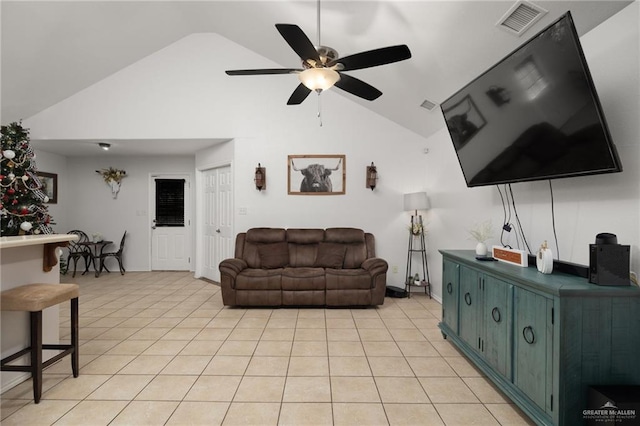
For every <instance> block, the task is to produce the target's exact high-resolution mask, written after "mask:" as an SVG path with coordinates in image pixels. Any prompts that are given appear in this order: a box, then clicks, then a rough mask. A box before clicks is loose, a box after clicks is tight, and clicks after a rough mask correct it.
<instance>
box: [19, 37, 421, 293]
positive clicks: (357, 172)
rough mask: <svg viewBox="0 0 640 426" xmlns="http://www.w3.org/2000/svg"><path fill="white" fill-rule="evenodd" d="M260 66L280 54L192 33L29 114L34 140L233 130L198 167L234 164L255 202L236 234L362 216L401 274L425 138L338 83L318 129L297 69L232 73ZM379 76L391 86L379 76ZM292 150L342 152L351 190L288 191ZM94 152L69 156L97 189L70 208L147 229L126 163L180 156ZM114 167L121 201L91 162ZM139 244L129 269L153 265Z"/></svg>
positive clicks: (89, 222)
mask: <svg viewBox="0 0 640 426" xmlns="http://www.w3.org/2000/svg"><path fill="white" fill-rule="evenodd" d="M185 64H189V66H185ZM261 66H265V67H273V66H275V64H273V63H271V62H269V61H267V60H266V59H264V58H262V57H260V56H258V55H256V54H254V53H251V52H248V51H246V50H245V49H244V48H242V47H240V46H238V45H236V44H234V43H231V42H230V41H228V40H226V39H224V38H222V37H220V36H217V35H215V34H195V35H192V36H190V37H187V38H185V39H183V40H181V41H179V42H177V43H175V44H173V45H171V46H168V47H167V48H166V49H163V50H161V51H159V52H157V53H156V54H155V55H152V56H150V57H148V58H145V59H143V60H141V61H140V62H138V63H136V64H134V65H132V66H131V67H128V68H126V69H124V70H122V71H120V72H118V73H116V74H114V75H113V76H111V77H109V78H107V79H105V80H103V81H101V82H99V83H97V84H96V85H94V86H91V87H89V88H88V89H86V90H84V91H82V92H80V93H78V94H77V95H75V96H73V97H71V98H69V99H67V100H65V101H63V102H61V103H60V104H58V105H56V106H54V107H52V108H49V109H48V110H46V111H43V112H42V113H40V114H38V115H36V116H34V117H32V118H30V119H29V120H26V122H25V125H26V126H27V127H29V128H30V129H31V134H32V137H33V138H42V139H91V140H104V139H136V138H143V139H153V138H163V139H167V138H169V139H171V138H174V139H176V143H179V141H180V139H182V138H199V139H200V138H212V139H213V138H216V139H217V138H229V139H233V142H232V143H223V144H221V145H218V146H216V147H214V148H212V149H209V150H204V151H202V152H200V153H198V154H197V156H196V159H195V160H194V162H193V164H191V167H190V170H191V171H192V172H194V171H195V169H204V168H207V167H211V166H215V165H220V164H225V163H229V162H232V163H233V164H232V167H233V173H234V179H235V187H236V191H235V196H234V198H235V208H236V209H238V208H240V207H244V208H246V209H247V212H248V214H247V215H242V216H241V215H238V214H236V218H235V220H236V232H239V231H242V230H245V229H247V228H249V227H253V226H286V227H290V226H305V227H328V226H358V227H361V228H363V229H365V230H366V231H369V232H372V233H374V234H375V235H376V237H377V238H378V245H377V246H378V254H379V255H380V256H381V257H384V258H386V259H387V260H388V261H389V263H390V264H391V265H396V266H398V270H399V271H402V272H401V273H399V276H398V277H397V278H396V279H393V278H391V277H390V280H389V282H390V283H393V282H394V281H395V282H396V284H399V283H401V282H402V281H403V280H402V278H400V275H403V271H404V261H405V256H406V244H407V241H406V237H407V233H406V229H405V228H406V223H407V222H408V220H409V216H408V214H406V213H405V212H403V211H402V194H403V193H404V192H414V191H418V190H421V189H424V187H425V179H424V178H425V171H424V161H423V159H424V155H423V154H422V149H423V147H424V142H425V140H424V138H422V137H420V136H418V135H416V134H414V133H411V132H409V131H407V130H406V129H404V128H402V127H400V126H398V125H397V124H395V123H392V122H390V121H388V120H386V119H384V118H382V117H380V116H378V115H376V114H374V113H372V112H370V111H368V110H366V109H364V108H362V107H360V106H359V105H357V104H355V103H353V102H351V101H350V100H348V99H346V98H345V97H343V96H339V95H337V94H336V93H332V92H331V91H329V92H327V93H325V94H323V95H322V117H323V126H322V127H321V126H320V125H319V121H318V119H317V117H316V115H317V110H318V102H317V99H316V98H317V97H316V95H315V94H313V95H312V96H310V97H309V99H308V100H307V101H306V102H305V103H304V104H302V105H300V106H295V107H291V106H287V105H286V100H287V99H288V97H289V95H290V93H291V92H292V91H293V90H294V89H295V87H296V86H297V84H298V82H297V80H296V79H295V77H294V76H268V77H255V78H249V77H244V78H243V77H234V78H232V77H228V76H227V75H226V74H224V70H225V69H228V68H244V67H247V68H249V67H261ZM380 85H381V88H384V83H383V82H381V83H380ZM416 108H417V106H416ZM426 113H427V112H425V114H426ZM289 154H344V155H346V171H347V183H346V195H341V196H315V197H313V196H289V195H287V183H286V170H287V155H289ZM96 158H99V157H96ZM96 158H82V159H70V160H69V165H68V166H69V169H70V170H73V173H74V174H75V176H77V178H78V179H75V180H74V183H73V185H75V188H76V193H77V194H78V197H80V194H83V195H84V194H91V195H90V197H89V199H88V200H87V202H85V201H84V200H80V198H78V199H77V200H76V201H77V203H78V204H82V207H79V211H77V212H74V213H71V214H70V216H72V217H73V219H72V223H74V224H77V227H81V228H83V229H88V230H90V231H92V230H94V228H98V227H99V228H100V229H95V230H99V231H100V232H102V233H103V234H105V235H108V236H109V237H110V238H112V237H111V235H117V234H118V233H119V232H121V230H120V228H122V229H124V224H125V223H126V226H127V228H128V229H139V230H140V232H141V233H143V234H146V233H147V232H148V231H147V228H148V224H147V223H146V222H147V221H146V218H144V217H139V216H137V215H135V212H136V211H137V210H139V209H142V208H143V207H141V206H140V205H139V204H138V203H139V202H140V200H141V199H143V198H146V194H145V193H142V192H141V193H140V194H139V195H136V198H135V199H129V198H127V197H128V195H127V192H128V191H133V190H134V187H137V185H138V183H136V182H137V179H138V178H137V177H135V176H133V175H132V174H131V173H130V170H129V169H130V168H131V169H133V167H134V165H135V167H136V168H139V167H144V170H143V171H144V172H147V169H149V168H150V166H149V164H153V162H155V161H162V162H163V163H162V165H158V166H157V167H156V170H155V171H160V170H159V169H162V168H165V169H166V168H167V167H168V166H169V165H172V164H173V162H174V161H175V160H173V159H169V158H166V159H163V160H161V159H144V162H145V163H144V164H147V165H144V164H141V163H140V161H139V159H137V158H131V159H127V160H128V162H116V161H114V160H110V161H109V163H108V164H106V163H101V164H97V163H96V161H97V159H96ZM372 161H374V162H375V163H376V165H377V166H378V170H379V173H380V180H379V185H378V188H376V190H375V191H374V192H372V191H371V190H369V189H367V188H365V182H364V176H365V170H366V166H367V165H369V164H370V163H371V162H372ZM259 162H260V163H261V164H262V165H263V166H265V167H267V179H268V183H267V190H266V191H262V192H259V191H257V190H255V186H254V184H253V173H254V169H255V167H256V166H257V164H258V163H259ZM107 166H114V167H119V168H124V169H125V170H127V173H128V174H129V176H128V177H127V178H125V180H124V181H123V184H122V190H121V194H120V195H119V197H118V200H115V202H114V200H110V199H107V198H108V197H110V194H109V193H108V191H106V190H105V188H100V187H99V185H100V184H101V183H100V181H99V179H98V178H99V176H98V175H96V174H95V171H94V170H96V169H99V168H101V167H107ZM92 173H93V175H92ZM94 175H95V176H94ZM89 179H94V180H95V182H91V181H90V180H89ZM95 185H98V187H96V186H95ZM98 190H103V193H102V194H101V192H98ZM141 190H142V189H141ZM97 197H102V198H104V199H101V200H100V201H98V199H97ZM196 202H197V201H196ZM101 204H102V205H103V206H105V207H106V208H105V207H100V205H101ZM116 205H117V206H119V207H120V208H124V209H127V210H128V211H129V212H128V213H127V215H126V217H124V216H118V220H117V222H116V223H115V224H114V225H113V226H112V225H107V223H106V221H107V220H108V218H107V217H105V216H106V214H105V211H106V210H114V208H115V207H116ZM116 210H117V209H116ZM112 227H113V228H114V229H111V228H112ZM115 228H118V229H115ZM132 238H135V237H134V236H132ZM142 239H143V238H141V240H142ZM129 252H131V251H129ZM135 252H136V253H138V252H139V253H140V255H139V258H136V259H135V260H132V261H130V260H129V259H127V261H128V263H129V268H140V269H144V268H145V267H148V264H147V263H143V257H144V256H145V255H146V256H148V252H147V251H145V247H143V246H141V245H138V246H136V247H135ZM136 256H138V255H136Z"/></svg>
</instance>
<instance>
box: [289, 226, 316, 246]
mask: <svg viewBox="0 0 640 426" xmlns="http://www.w3.org/2000/svg"><path fill="white" fill-rule="evenodd" d="M287 241H288V242H290V243H294V244H317V243H319V242H320V241H324V229H287Z"/></svg>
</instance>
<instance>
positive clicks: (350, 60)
mask: <svg viewBox="0 0 640 426" xmlns="http://www.w3.org/2000/svg"><path fill="white" fill-rule="evenodd" d="M410 57H411V51H410V50H409V48H408V47H407V45H405V44H401V45H398V46H389V47H382V48H380V49H374V50H368V51H366V52H361V53H356V54H353V55H349V56H345V57H344V58H338V59H336V60H334V61H331V62H329V63H328V64H327V66H329V67H331V66H333V65H335V64H337V63H339V64H342V66H343V68H342V69H340V71H353V70H360V69H363V68H370V67H377V66H379V65H386V64H391V63H393V62H398V61H404V60H405V59H409V58H410Z"/></svg>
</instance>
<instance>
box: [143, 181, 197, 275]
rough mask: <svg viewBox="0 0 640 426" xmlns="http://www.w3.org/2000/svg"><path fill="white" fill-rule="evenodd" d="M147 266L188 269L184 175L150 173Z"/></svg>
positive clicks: (187, 187)
mask: <svg viewBox="0 0 640 426" xmlns="http://www.w3.org/2000/svg"><path fill="white" fill-rule="evenodd" d="M151 187H152V191H151V202H150V204H151V208H150V211H151V270H152V271H189V270H191V215H190V205H191V204H190V202H189V200H190V197H189V193H190V188H191V184H190V182H189V176H188V175H153V176H151Z"/></svg>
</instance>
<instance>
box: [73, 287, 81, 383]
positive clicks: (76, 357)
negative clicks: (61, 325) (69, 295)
mask: <svg viewBox="0 0 640 426" xmlns="http://www.w3.org/2000/svg"><path fill="white" fill-rule="evenodd" d="M78 342H79V339H78V298H77V297H76V298H74V299H71V345H72V346H73V353H72V354H71V370H73V377H78V374H79V370H78V366H79V361H80V345H79V344H78Z"/></svg>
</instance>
